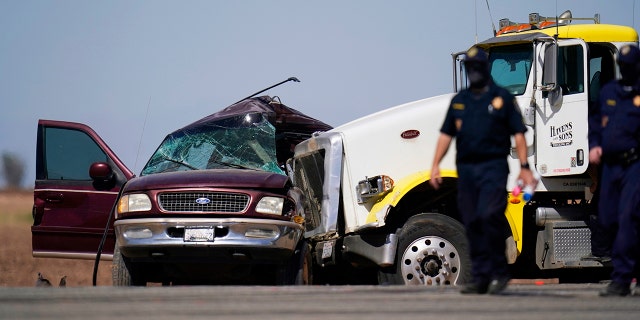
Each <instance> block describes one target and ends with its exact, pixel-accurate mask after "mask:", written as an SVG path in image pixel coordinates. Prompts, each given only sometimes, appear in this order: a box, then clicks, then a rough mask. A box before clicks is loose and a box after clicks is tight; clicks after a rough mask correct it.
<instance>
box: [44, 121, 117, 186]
mask: <svg viewBox="0 0 640 320" xmlns="http://www.w3.org/2000/svg"><path fill="white" fill-rule="evenodd" d="M45 139H46V141H47V143H46V156H45V159H46V160H45V163H46V176H47V179H49V180H91V177H89V166H91V164H92V163H94V162H98V161H102V162H105V161H107V155H106V154H105V153H104V152H103V151H102V149H100V147H99V146H98V144H97V143H96V142H95V141H94V140H93V139H92V138H91V137H89V136H88V135H87V134H86V133H84V132H82V131H78V130H70V129H62V128H46V135H45Z"/></svg>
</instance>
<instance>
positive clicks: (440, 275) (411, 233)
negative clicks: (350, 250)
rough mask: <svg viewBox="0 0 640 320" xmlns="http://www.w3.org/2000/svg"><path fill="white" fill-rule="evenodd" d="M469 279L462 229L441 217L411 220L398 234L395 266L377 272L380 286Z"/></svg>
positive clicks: (432, 215) (423, 216) (428, 215)
mask: <svg viewBox="0 0 640 320" xmlns="http://www.w3.org/2000/svg"><path fill="white" fill-rule="evenodd" d="M470 277H471V258H470V257H469V246H468V243H467V238H466V234H465V230H464V227H463V226H462V224H461V223H460V222H458V221H457V220H455V219H453V218H450V217H448V216H445V215H441V214H435V213H423V214H419V215H416V216H413V217H411V218H410V219H409V220H408V221H407V222H406V223H405V224H404V226H403V227H402V228H401V229H400V230H399V232H398V248H397V251H396V259H395V265H394V266H392V267H389V268H383V269H381V270H380V271H379V272H378V281H379V283H380V284H392V285H393V284H397V285H402V284H404V285H423V286H438V285H460V284H463V283H465V282H466V281H468V280H469V279H470Z"/></svg>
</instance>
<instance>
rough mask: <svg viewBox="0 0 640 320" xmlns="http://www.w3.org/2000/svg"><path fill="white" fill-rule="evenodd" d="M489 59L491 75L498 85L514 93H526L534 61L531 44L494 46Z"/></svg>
mask: <svg viewBox="0 0 640 320" xmlns="http://www.w3.org/2000/svg"><path fill="white" fill-rule="evenodd" d="M489 60H490V63H491V76H492V77H493V81H494V82H495V83H496V84H497V85H499V86H501V87H503V88H505V89H507V90H509V92H511V94H513V95H521V94H523V93H524V91H525V90H526V88H527V80H528V78H529V72H530V71H531V64H532V63H533V49H532V47H531V44H523V45H510V46H500V47H495V48H492V49H491V53H490V55H489Z"/></svg>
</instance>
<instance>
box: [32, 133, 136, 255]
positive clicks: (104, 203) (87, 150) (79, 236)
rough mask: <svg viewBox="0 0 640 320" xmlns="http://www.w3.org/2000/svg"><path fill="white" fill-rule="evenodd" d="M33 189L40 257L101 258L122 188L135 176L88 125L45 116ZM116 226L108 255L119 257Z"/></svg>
mask: <svg viewBox="0 0 640 320" xmlns="http://www.w3.org/2000/svg"><path fill="white" fill-rule="evenodd" d="M37 139H38V140H37V147H36V181H35V188H34V191H33V197H34V198H33V202H34V203H33V226H32V227H31V236H32V250H33V256H34V257H51V258H74V259H95V255H96V253H97V251H98V246H99V244H100V241H101V239H102V235H103V233H104V229H105V227H106V223H107V221H108V217H109V214H111V209H112V207H113V204H114V202H115V201H116V198H117V196H118V191H119V190H120V188H121V187H122V185H123V184H124V183H125V182H126V181H128V180H129V179H131V178H132V177H133V173H132V172H131V171H130V170H129V169H128V168H127V167H126V166H125V165H124V164H123V163H122V161H120V159H119V158H118V157H117V156H116V155H115V153H113V151H112V150H111V149H110V148H109V147H108V146H107V144H106V143H105V142H104V141H103V140H102V139H101V138H100V137H99V136H98V135H97V134H96V133H95V132H94V131H93V130H92V129H91V128H89V127H88V126H85V125H83V124H79V123H72V122H62V121H51V120H39V121H38V134H37ZM114 243H115V238H114V235H113V226H111V227H110V230H109V234H108V237H107V241H106V243H105V245H104V250H103V253H104V254H103V255H102V257H103V259H107V260H108V259H111V258H112V257H113V255H112V254H113V247H114Z"/></svg>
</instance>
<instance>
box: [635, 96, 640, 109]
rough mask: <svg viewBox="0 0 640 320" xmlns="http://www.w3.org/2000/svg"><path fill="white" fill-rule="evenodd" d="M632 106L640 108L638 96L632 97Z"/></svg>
mask: <svg viewBox="0 0 640 320" xmlns="http://www.w3.org/2000/svg"><path fill="white" fill-rule="evenodd" d="M633 105H634V106H636V108H637V107H640V96H635V97H633Z"/></svg>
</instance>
